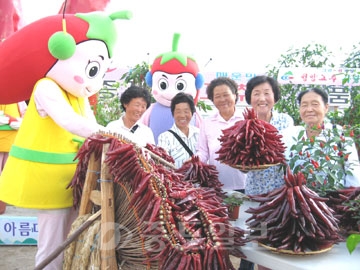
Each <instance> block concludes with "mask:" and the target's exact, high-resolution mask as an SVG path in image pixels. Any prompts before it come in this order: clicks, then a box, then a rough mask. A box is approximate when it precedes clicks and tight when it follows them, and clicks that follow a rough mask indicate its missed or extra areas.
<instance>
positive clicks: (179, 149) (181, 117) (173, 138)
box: [158, 92, 199, 168]
mask: <svg viewBox="0 0 360 270" xmlns="http://www.w3.org/2000/svg"><path fill="white" fill-rule="evenodd" d="M170 108H171V114H172V116H173V117H174V124H173V126H172V127H171V129H170V130H168V131H165V132H163V133H161V134H160V135H159V137H158V146H160V147H162V148H164V149H165V150H166V151H167V152H168V153H169V155H171V156H172V157H173V158H174V160H175V166H176V168H180V167H181V166H182V165H183V163H184V161H186V160H188V159H189V158H190V157H191V156H192V155H193V154H194V153H195V151H196V144H197V141H198V138H199V128H197V127H195V126H193V125H190V121H191V119H192V117H193V115H194V113H195V104H194V99H193V97H192V96H190V95H188V94H185V93H183V92H180V93H178V94H177V95H176V96H175V97H173V99H172V100H171V105H170Z"/></svg>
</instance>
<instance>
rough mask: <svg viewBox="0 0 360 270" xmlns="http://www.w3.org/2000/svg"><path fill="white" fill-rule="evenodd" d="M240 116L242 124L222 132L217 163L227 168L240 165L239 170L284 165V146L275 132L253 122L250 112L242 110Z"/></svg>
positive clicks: (252, 113) (272, 128)
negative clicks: (242, 117)
mask: <svg viewBox="0 0 360 270" xmlns="http://www.w3.org/2000/svg"><path fill="white" fill-rule="evenodd" d="M243 115H244V118H245V120H241V121H238V122H237V123H235V124H234V125H233V126H231V127H230V128H227V129H224V130H223V134H222V136H221V137H220V139H219V140H220V142H221V147H220V149H219V150H218V151H217V152H216V153H217V154H219V156H218V157H217V160H219V161H221V162H222V163H225V164H228V165H230V166H234V165H236V166H238V165H242V166H243V169H245V166H246V167H250V168H252V167H259V166H260V165H268V164H278V163H284V162H285V156H284V152H285V146H284V144H283V142H282V141H281V137H282V136H281V135H279V134H278V130H277V129H276V128H275V127H274V126H273V125H271V124H270V123H268V122H266V121H262V120H260V119H257V117H256V112H255V110H254V109H253V108H252V109H249V108H246V109H245V111H244V114H243Z"/></svg>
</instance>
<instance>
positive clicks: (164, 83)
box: [158, 79, 169, 90]
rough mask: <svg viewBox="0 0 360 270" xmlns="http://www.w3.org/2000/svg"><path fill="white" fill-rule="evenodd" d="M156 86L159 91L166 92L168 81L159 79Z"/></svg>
mask: <svg viewBox="0 0 360 270" xmlns="http://www.w3.org/2000/svg"><path fill="white" fill-rule="evenodd" d="M158 84H159V89H160V90H166V89H168V87H169V83H168V81H167V80H165V79H160V80H159V82H158Z"/></svg>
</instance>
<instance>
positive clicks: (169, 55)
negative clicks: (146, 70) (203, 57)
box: [151, 33, 199, 77]
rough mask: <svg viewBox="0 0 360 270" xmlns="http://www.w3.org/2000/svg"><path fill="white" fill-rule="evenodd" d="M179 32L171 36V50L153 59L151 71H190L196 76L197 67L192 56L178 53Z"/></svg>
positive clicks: (170, 72) (171, 72) (173, 72)
mask: <svg viewBox="0 0 360 270" xmlns="http://www.w3.org/2000/svg"><path fill="white" fill-rule="evenodd" d="M179 39H180V34H179V33H175V34H174V36H173V43H172V51H171V52H166V53H163V54H160V55H159V56H157V57H156V59H155V60H154V63H153V64H152V66H151V73H154V72H156V71H163V72H166V73H169V74H179V73H191V74H193V75H194V77H196V76H197V75H198V73H199V67H198V65H197V63H196V62H195V60H194V59H193V58H192V57H189V56H187V55H185V54H183V53H179V52H178V51H177V49H178V43H179Z"/></svg>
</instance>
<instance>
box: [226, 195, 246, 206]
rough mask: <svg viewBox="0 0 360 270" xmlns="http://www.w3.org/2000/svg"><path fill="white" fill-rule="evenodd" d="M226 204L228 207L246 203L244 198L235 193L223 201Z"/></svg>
mask: <svg viewBox="0 0 360 270" xmlns="http://www.w3.org/2000/svg"><path fill="white" fill-rule="evenodd" d="M223 202H224V204H226V205H228V206H230V207H231V206H232V207H233V206H240V205H242V204H243V203H244V196H243V195H240V194H238V193H237V192H234V193H232V194H230V195H227V196H226V197H225V198H224V200H223Z"/></svg>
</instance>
